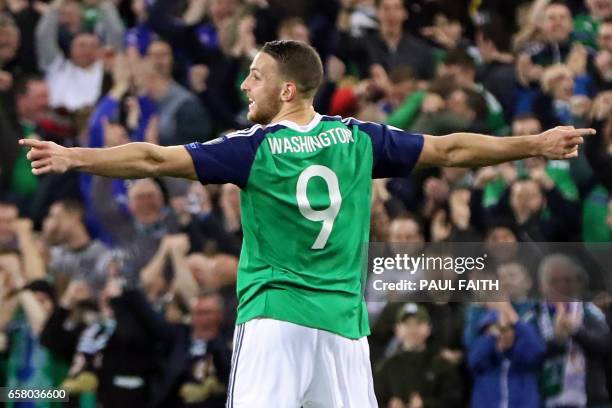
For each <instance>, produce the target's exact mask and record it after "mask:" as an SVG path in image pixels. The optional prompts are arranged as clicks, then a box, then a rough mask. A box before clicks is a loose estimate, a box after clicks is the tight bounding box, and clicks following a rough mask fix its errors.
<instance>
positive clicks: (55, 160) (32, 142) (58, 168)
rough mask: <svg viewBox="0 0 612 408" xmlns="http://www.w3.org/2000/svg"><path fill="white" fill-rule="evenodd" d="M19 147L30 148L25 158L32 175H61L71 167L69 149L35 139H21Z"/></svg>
mask: <svg viewBox="0 0 612 408" xmlns="http://www.w3.org/2000/svg"><path fill="white" fill-rule="evenodd" d="M19 145H20V146H24V147H29V148H30V151H29V152H28V154H27V158H28V160H29V161H30V162H31V164H32V174H34V175H37V176H40V175H42V174H48V173H60V174H61V173H65V172H67V171H68V170H70V169H71V168H72V167H73V163H72V159H71V158H70V149H69V148H67V147H64V146H60V145H58V144H57V143H53V142H45V141H42V140H36V139H21V140H19Z"/></svg>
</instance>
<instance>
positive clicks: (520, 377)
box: [468, 303, 546, 408]
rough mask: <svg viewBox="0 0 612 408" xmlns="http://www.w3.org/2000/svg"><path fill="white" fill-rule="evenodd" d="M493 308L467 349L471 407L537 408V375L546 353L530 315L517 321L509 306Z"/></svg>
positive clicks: (501, 305) (503, 304) (481, 322)
mask: <svg viewBox="0 0 612 408" xmlns="http://www.w3.org/2000/svg"><path fill="white" fill-rule="evenodd" d="M493 304H494V305H495V309H494V310H490V311H489V312H488V313H486V314H485V315H484V316H483V317H482V318H481V319H480V321H479V323H478V332H479V335H478V336H477V337H476V339H475V340H474V342H473V343H472V345H471V346H470V347H469V349H468V353H469V357H468V364H469V367H470V370H471V371H472V372H473V373H474V387H473V389H472V401H471V406H472V407H492V406H501V405H505V406H508V407H525V408H538V407H540V406H541V405H540V394H539V389H538V372H539V369H540V364H541V362H542V358H543V357H544V353H545V351H546V349H545V347H544V342H543V340H542V338H541V337H540V336H539V334H538V331H537V328H536V327H535V323H534V320H535V319H534V315H533V313H530V314H523V316H522V317H521V318H519V315H518V314H517V312H516V311H515V310H514V308H513V307H512V305H511V304H510V303H493Z"/></svg>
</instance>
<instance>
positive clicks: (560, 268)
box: [536, 254, 612, 408]
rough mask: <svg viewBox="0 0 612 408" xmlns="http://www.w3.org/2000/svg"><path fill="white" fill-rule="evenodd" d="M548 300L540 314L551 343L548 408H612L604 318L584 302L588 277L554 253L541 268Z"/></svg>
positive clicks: (544, 387) (545, 389)
mask: <svg viewBox="0 0 612 408" xmlns="http://www.w3.org/2000/svg"><path fill="white" fill-rule="evenodd" d="M538 279H539V281H540V291H541V293H542V296H543V298H544V301H543V302H542V303H541V304H540V305H539V307H538V308H537V309H536V314H537V322H538V328H539V331H540V333H541V335H542V337H543V339H544V341H545V342H546V356H545V359H544V363H543V367H542V373H541V377H542V383H541V392H542V399H543V402H544V403H545V404H546V407H550V408H558V407H609V406H610V404H611V403H612V402H611V399H610V396H609V394H608V390H607V387H606V377H605V371H604V356H606V355H607V354H609V353H610V351H611V349H612V337H611V336H610V329H609V327H608V325H607V323H606V319H605V315H604V314H603V313H602V312H601V310H600V309H598V308H597V307H596V306H595V305H593V304H592V303H590V302H588V303H587V302H580V301H576V299H580V296H581V294H582V291H583V289H584V287H585V286H586V283H587V282H586V279H587V275H586V272H585V271H584V270H583V269H582V268H581V267H580V266H579V265H578V264H577V263H576V262H575V261H574V260H573V259H572V258H570V257H568V256H567V255H563V254H552V255H549V256H547V257H546V258H544V260H543V261H542V263H541V264H540V267H539V269H538Z"/></svg>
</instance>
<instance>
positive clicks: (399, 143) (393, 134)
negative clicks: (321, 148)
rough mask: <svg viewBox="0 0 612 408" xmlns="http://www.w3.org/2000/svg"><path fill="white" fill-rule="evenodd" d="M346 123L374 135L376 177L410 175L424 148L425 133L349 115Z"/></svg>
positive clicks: (374, 176)
mask: <svg viewBox="0 0 612 408" xmlns="http://www.w3.org/2000/svg"><path fill="white" fill-rule="evenodd" d="M345 123H346V124H347V125H348V126H349V127H351V126H357V127H358V128H359V130H361V131H362V132H365V133H367V134H368V136H370V140H371V141H372V148H373V154H374V166H373V168H372V178H387V177H406V176H408V175H409V174H410V172H411V171H412V169H414V166H415V165H416V163H417V162H418V160H419V156H420V155H421V151H422V150H423V141H424V138H423V135H422V134H416V133H407V132H404V131H403V130H400V129H398V128H395V127H393V126H388V125H381V124H378V123H373V122H361V121H359V120H356V119H353V118H350V119H349V120H346V119H345Z"/></svg>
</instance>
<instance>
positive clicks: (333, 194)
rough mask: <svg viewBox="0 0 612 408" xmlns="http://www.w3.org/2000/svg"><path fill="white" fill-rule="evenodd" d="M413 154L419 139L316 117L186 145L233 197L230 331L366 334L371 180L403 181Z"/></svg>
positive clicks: (203, 175) (200, 168)
mask: <svg viewBox="0 0 612 408" xmlns="http://www.w3.org/2000/svg"><path fill="white" fill-rule="evenodd" d="M422 147H423V136H422V135H418V134H409V133H405V132H403V131H401V130H399V129H396V128H393V127H389V126H384V125H379V124H376V123H371V122H361V121H357V120H355V119H352V118H348V119H342V118H340V117H330V116H321V115H318V114H317V115H316V116H315V118H314V119H313V120H312V121H311V122H310V123H309V124H308V125H305V126H298V125H296V124H294V123H292V122H286V121H285V122H280V123H277V124H270V125H267V126H260V125H257V126H254V127H252V128H250V129H248V130H244V131H240V132H236V133H232V134H229V135H226V136H223V137H221V138H218V139H216V140H213V141H210V142H208V143H204V144H200V143H191V144H189V145H186V148H187V150H188V151H189V153H190V154H191V156H192V158H193V161H194V165H195V169H196V172H197V174H198V178H199V179H200V181H201V182H202V183H204V184H207V183H234V184H236V185H238V186H239V187H240V188H241V189H242V190H241V200H240V201H241V203H240V204H241V212H242V226H243V233H244V241H243V246H242V251H241V255H240V263H239V267H238V283H237V292H238V300H239V306H238V318H237V324H240V323H244V322H247V321H249V320H251V319H254V318H258V317H267V318H272V319H277V320H283V321H288V322H292V323H296V324H299V325H302V326H307V327H313V328H317V329H323V330H328V331H331V332H334V333H337V334H339V335H342V336H345V337H348V338H352V339H357V338H360V337H363V336H365V335H368V334H369V325H368V318H367V310H366V306H365V301H364V298H363V291H364V278H365V275H364V272H365V263H366V258H367V245H365V244H367V242H368V237H369V229H370V204H371V203H370V201H371V180H372V178H376V177H399V176H406V175H408V174H409V173H410V171H411V170H412V168H413V167H414V165H415V164H416V162H417V160H418V157H419V155H420V153H421V150H422Z"/></svg>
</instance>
